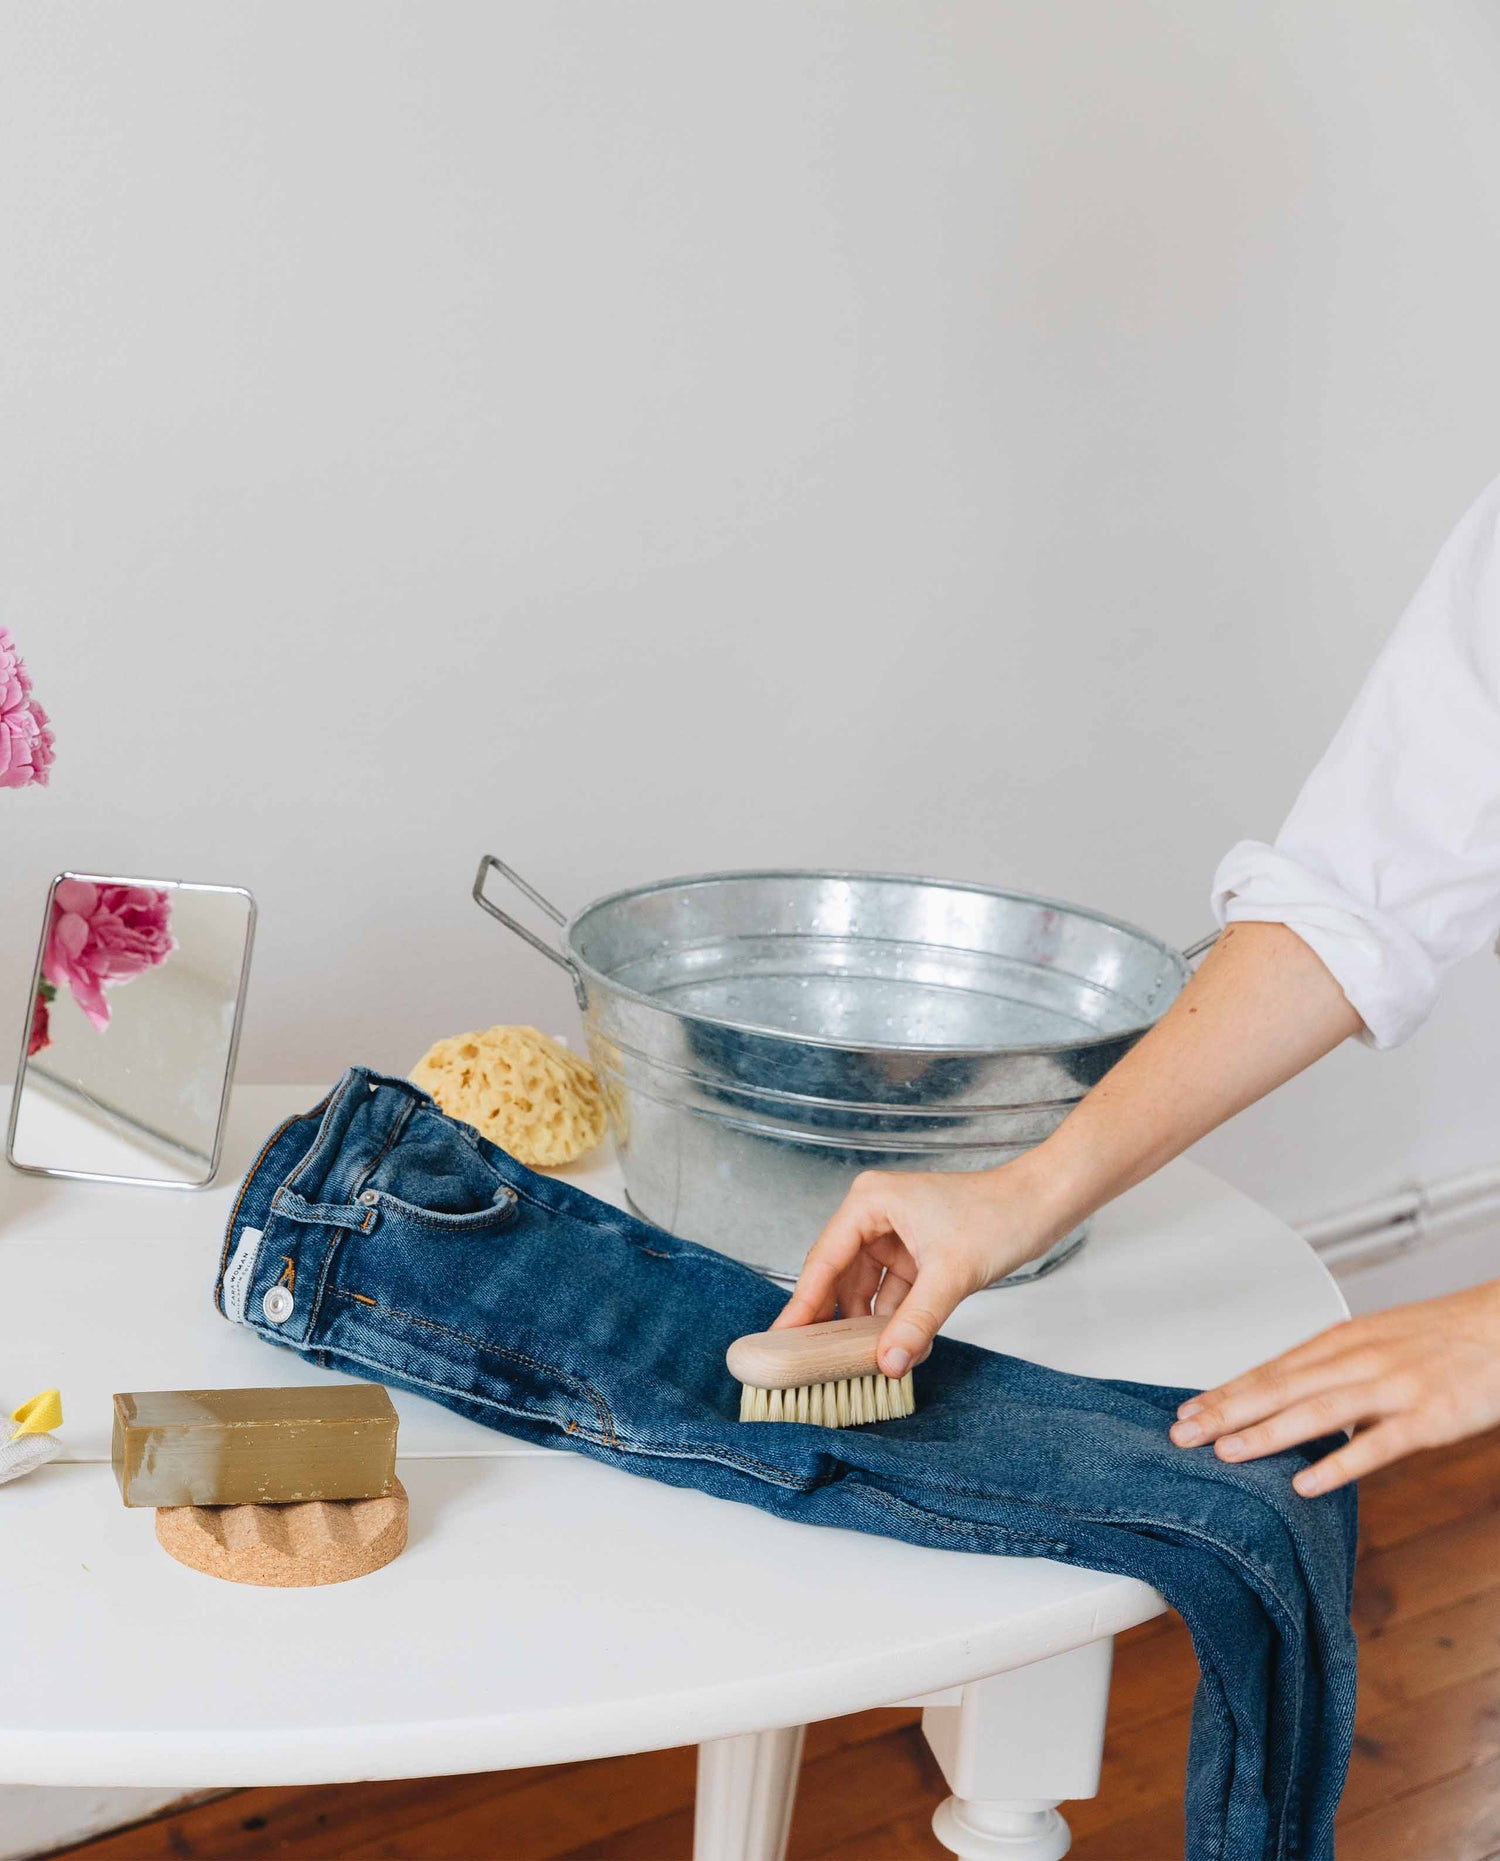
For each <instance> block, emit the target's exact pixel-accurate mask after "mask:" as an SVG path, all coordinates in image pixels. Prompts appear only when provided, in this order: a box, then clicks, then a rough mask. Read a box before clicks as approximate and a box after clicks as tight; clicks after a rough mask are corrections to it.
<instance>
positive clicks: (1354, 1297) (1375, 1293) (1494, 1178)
mask: <svg viewBox="0 0 1500 1861" xmlns="http://www.w3.org/2000/svg"><path fill="white" fill-rule="evenodd" d="M1300 1226H1301V1233H1302V1235H1303V1238H1304V1239H1305V1240H1307V1241H1308V1242H1310V1243H1311V1245H1312V1246H1313V1247H1314V1248H1315V1249H1316V1250H1317V1253H1318V1255H1319V1257H1320V1258H1321V1259H1322V1260H1323V1261H1325V1262H1326V1264H1327V1265H1328V1267H1329V1268H1330V1270H1331V1271H1332V1272H1333V1273H1334V1275H1335V1276H1336V1278H1337V1279H1338V1282H1339V1286H1340V1288H1341V1289H1342V1291H1343V1294H1344V1297H1345V1298H1346V1299H1347V1300H1348V1301H1349V1305H1350V1309H1351V1310H1353V1311H1355V1312H1374V1311H1380V1310H1382V1309H1383V1308H1384V1307H1386V1306H1389V1305H1403V1304H1406V1303H1408V1302H1409V1301H1411V1300H1413V1299H1431V1298H1434V1297H1436V1296H1437V1295H1438V1294H1439V1293H1444V1292H1457V1291H1459V1290H1460V1289H1461V1288H1462V1287H1465V1286H1477V1285H1478V1284H1479V1283H1480V1282H1481V1281H1482V1280H1487V1279H1497V1278H1500V1169H1489V1170H1476V1171H1473V1172H1471V1173H1470V1174H1468V1175H1465V1176H1452V1177H1448V1178H1446V1179H1445V1180H1444V1181H1442V1182H1436V1183H1424V1184H1419V1185H1418V1186H1416V1187H1415V1188H1412V1189H1407V1190H1403V1191H1401V1192H1400V1193H1399V1194H1397V1195H1391V1196H1382V1197H1381V1198H1380V1199H1379V1200H1377V1201H1371V1202H1367V1203H1365V1204H1363V1205H1362V1206H1360V1207H1358V1208H1354V1209H1350V1210H1348V1211H1346V1212H1345V1213H1344V1214H1341V1215H1333V1216H1329V1217H1328V1218H1327V1219H1326V1220H1322V1221H1313V1222H1304V1223H1302V1224H1300Z"/></svg>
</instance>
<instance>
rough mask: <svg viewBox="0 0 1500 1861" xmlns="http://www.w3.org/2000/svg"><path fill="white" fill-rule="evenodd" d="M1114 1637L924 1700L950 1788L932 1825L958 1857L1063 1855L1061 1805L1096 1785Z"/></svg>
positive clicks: (1019, 1860)
mask: <svg viewBox="0 0 1500 1861" xmlns="http://www.w3.org/2000/svg"><path fill="white" fill-rule="evenodd" d="M1113 1659H1114V1641H1113V1640H1112V1639H1106V1640H1104V1641H1091V1642H1089V1643H1088V1644H1087V1646H1085V1647H1082V1648H1074V1649H1073V1650H1072V1651H1071V1652H1070V1653H1067V1654H1056V1655H1053V1656H1052V1658H1051V1659H1050V1660H1045V1661H1036V1662H1033V1664H1032V1665H1031V1666H1030V1667H1017V1668H1013V1669H1012V1670H1011V1671H1010V1672H1009V1673H1004V1674H995V1675H993V1676H992V1677H991V1678H990V1679H988V1680H978V1681H975V1682H974V1684H973V1685H972V1686H966V1687H965V1688H964V1690H963V1697H962V1699H961V1700H960V1702H959V1703H958V1704H957V1705H956V1706H929V1707H927V1709H926V1710H925V1711H924V1712H923V1714H922V1730H923V1732H924V1734H925V1735H926V1738H927V1742H928V1744H929V1745H931V1747H932V1753H933V1756H934V1757H935V1758H936V1759H937V1761H938V1764H939V1765H940V1766H941V1768H942V1772H943V1775H944V1777H946V1778H947V1780H948V1787H949V1788H950V1789H951V1790H952V1792H953V1794H952V1796H950V1797H948V1798H947V1800H946V1801H945V1802H943V1803H941V1804H939V1805H938V1810H937V1814H936V1815H935V1816H934V1817H933V1819H932V1826H933V1830H934V1831H935V1833H936V1835H937V1838H938V1840H939V1841H940V1842H942V1843H943V1844H944V1846H945V1847H948V1848H951V1849H952V1850H953V1852H954V1854H956V1855H958V1856H959V1857H960V1861H1061V1857H1062V1856H1063V1855H1065V1854H1066V1853H1067V1852H1068V1849H1069V1846H1070V1845H1071V1843H1072V1839H1073V1838H1072V1836H1071V1835H1070V1834H1069V1832H1068V1825H1067V1823H1066V1822H1064V1821H1063V1819H1062V1817H1061V1816H1060V1815H1059V1814H1058V1813H1057V1805H1058V1804H1059V1803H1060V1802H1063V1801H1065V1800H1066V1799H1067V1798H1070V1797H1078V1796H1092V1795H1093V1794H1094V1793H1095V1791H1096V1790H1097V1789H1098V1788H1099V1765H1100V1760H1101V1759H1102V1757H1103V1753H1104V1716H1105V1712H1106V1710H1107V1708H1108V1705H1109V1671H1110V1666H1111V1663H1112V1661H1113Z"/></svg>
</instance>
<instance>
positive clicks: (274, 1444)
mask: <svg viewBox="0 0 1500 1861" xmlns="http://www.w3.org/2000/svg"><path fill="white" fill-rule="evenodd" d="M396 1426H397V1423H396V1410H395V1408H394V1406H393V1404H392V1402H391V1399H390V1397H389V1396H388V1395H387V1394H386V1392H385V1390H383V1389H381V1388H380V1387H379V1386H378V1385H377V1384H372V1383H332V1384H314V1385H312V1386H310V1387H298V1388H293V1389H152V1390H145V1391H138V1392H136V1393H135V1394H119V1395H116V1397H115V1433H114V1449H113V1454H114V1465H115V1477H116V1478H117V1479H118V1480H119V1482H120V1497H121V1498H122V1499H123V1500H124V1501H125V1504H126V1505H127V1506H154V1507H155V1508H156V1536H157V1541H158V1542H159V1543H160V1544H161V1546H162V1548H163V1549H164V1550H166V1551H169V1552H170V1553H171V1555H172V1556H173V1557H175V1558H176V1559H177V1561H178V1563H179V1564H187V1565H189V1566H190V1567H191V1568H192V1569H193V1570H201V1571H204V1572H205V1573H206V1574H207V1575H208V1576H210V1577H222V1578H223V1579H224V1580H225V1582H226V1583H259V1584H263V1585H265V1586H267V1587H274V1588H276V1589H303V1588H307V1587H309V1586H311V1585H312V1584H315V1583H347V1582H348V1581H349V1579H350V1578H351V1577H366V1576H368V1575H369V1574H370V1572H371V1571H372V1570H379V1569H380V1568H381V1567H382V1565H385V1564H388V1563H390V1561H391V1559H392V1558H395V1557H399V1556H400V1555H401V1553H402V1551H403V1550H405V1548H406V1510H407V1508H406V1491H405V1488H404V1487H403V1486H402V1484H401V1482H400V1481H399V1480H398V1479H397V1478H396Z"/></svg>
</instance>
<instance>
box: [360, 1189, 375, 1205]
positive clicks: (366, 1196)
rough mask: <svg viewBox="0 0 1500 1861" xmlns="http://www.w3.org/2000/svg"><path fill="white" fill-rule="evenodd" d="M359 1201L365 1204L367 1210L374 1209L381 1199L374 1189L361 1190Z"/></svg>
mask: <svg viewBox="0 0 1500 1861" xmlns="http://www.w3.org/2000/svg"><path fill="white" fill-rule="evenodd" d="M359 1199H360V1201H361V1202H363V1203H364V1205H365V1207H366V1208H373V1207H374V1206H375V1204H376V1203H377V1202H378V1201H379V1200H380V1197H379V1195H377V1193H376V1192H375V1190H373V1189H361V1190H360V1192H359Z"/></svg>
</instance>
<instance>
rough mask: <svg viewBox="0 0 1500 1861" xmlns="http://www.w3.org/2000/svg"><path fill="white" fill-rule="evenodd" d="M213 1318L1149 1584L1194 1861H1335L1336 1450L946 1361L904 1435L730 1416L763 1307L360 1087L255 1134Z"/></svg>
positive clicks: (939, 1530)
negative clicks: (1196, 1435) (1232, 1454)
mask: <svg viewBox="0 0 1500 1861" xmlns="http://www.w3.org/2000/svg"><path fill="white" fill-rule="evenodd" d="M217 1296H218V1303H219V1306H220V1309H221V1310H222V1311H223V1312H224V1313H225V1315H226V1317H229V1318H232V1319H234V1320H236V1321H237V1322H240V1323H243V1324H247V1325H249V1326H251V1327H252V1328H253V1329H254V1330H256V1331H257V1332H259V1333H260V1335H261V1336H262V1337H264V1338H266V1339H267V1340H269V1341H270V1342H272V1343H276V1344H283V1345H286V1346H288V1347H289V1348H290V1349H292V1350H295V1351H297V1352H299V1353H300V1354H301V1355H302V1356H304V1357H308V1358H310V1359H312V1360H313V1361H314V1362H317V1363H320V1364H324V1365H326V1366H328V1367H329V1368H331V1369H336V1370H344V1371H349V1372H352V1373H353V1374H354V1375H356V1376H365V1377H371V1378H374V1379H377V1380H379V1381H380V1382H384V1383H390V1384H394V1385H396V1386H397V1387H399V1388H403V1389H409V1390H414V1391H416V1392H417V1393H418V1394H420V1395H424V1396H430V1397H431V1398H432V1399H433V1400H434V1401H436V1402H441V1403H443V1404H444V1405H445V1406H446V1407H448V1408H450V1409H455V1410H457V1411H458V1413H459V1414H461V1415H467V1416H469V1417H471V1418H472V1419H473V1420H475V1421H478V1422H483V1423H485V1424H487V1425H489V1426H491V1427H496V1428H503V1429H504V1430H505V1431H506V1432H507V1433H509V1434H514V1435H519V1436H522V1437H524V1438H525V1439H527V1440H531V1441H537V1442H541V1443H543V1444H545V1445H547V1446H551V1447H566V1448H572V1449H573V1450H575V1451H576V1452H578V1453H581V1454H588V1455H591V1456H592V1457H593V1458H594V1459H596V1460H602V1461H605V1462H607V1463H609V1464H610V1465H611V1466H616V1467H624V1468H627V1469H629V1470H631V1471H632V1472H635V1473H641V1474H645V1475H647V1476H648V1477H649V1478H651V1479H655V1480H664V1481H667V1482H669V1483H670V1484H672V1485H676V1486H694V1487H698V1488H700V1489H702V1490H703V1491H705V1492H708V1493H713V1494H716V1495H718V1496H719V1497H720V1498H723V1499H736V1500H740V1501H742V1502H744V1503H746V1504H749V1505H755V1506H760V1507H763V1508H764V1509H765V1510H766V1511H769V1512H776V1513H780V1514H781V1515H782V1516H783V1517H786V1518H790V1519H798V1520H801V1521H802V1522H804V1523H805V1524H809V1525H837V1526H842V1527H844V1528H845V1529H846V1530H852V1531H869V1532H879V1533H882V1534H883V1535H885V1536H888V1537H894V1538H903V1539H906V1540H908V1541H910V1542H912V1543H915V1544H925V1545H932V1546H937V1547H941V1548H943V1549H945V1550H957V1551H977V1552H986V1553H998V1554H1001V1555H1004V1556H1008V1557H1051V1558H1056V1559H1058V1560H1059V1561H1060V1562H1063V1563H1068V1564H1077V1565H1081V1566H1083V1567H1085V1568H1087V1569H1090V1570H1105V1571H1114V1572H1119V1573H1121V1574H1123V1575H1126V1576H1131V1577H1140V1578H1143V1579H1144V1580H1145V1581H1146V1582H1147V1583H1150V1584H1152V1585H1153V1586H1154V1587H1155V1588H1156V1589H1158V1590H1159V1591H1160V1592H1161V1593H1162V1595H1164V1596H1165V1597H1166V1599H1167V1600H1168V1602H1169V1603H1171V1604H1172V1605H1173V1607H1174V1608H1176V1609H1177V1610H1178V1611H1180V1613H1181V1614H1182V1616H1183V1618H1184V1620H1185V1621H1186V1622H1187V1625H1188V1627H1189V1629H1190V1630H1191V1632H1192V1636H1193V1643H1194V1646H1195V1648H1196V1649H1197V1653H1198V1660H1199V1665H1200V1668H1201V1680H1200V1683H1199V1687H1198V1693H1197V1699H1196V1702H1195V1705H1194V1711H1193V1733H1192V1745H1191V1751H1190V1755H1189V1765H1188V1784H1187V1822H1188V1855H1189V1857H1190V1861H1331V1857H1332V1855H1333V1834H1332V1829H1333V1814H1334V1809H1335V1807H1336V1805H1337V1803H1338V1798H1339V1792H1340V1790H1341V1788H1342V1786H1343V1779H1344V1771H1345V1766H1346V1764H1347V1761H1348V1756H1349V1745H1350V1738H1351V1733H1352V1726H1353V1717H1354V1638H1353V1635H1352V1633H1351V1631H1350V1627H1349V1602H1350V1582H1351V1577H1352V1572H1353V1564H1354V1540H1355V1502H1354V1496H1353V1492H1352V1490H1343V1491H1340V1492H1336V1493H1332V1494H1329V1495H1326V1496H1325V1497H1323V1498H1320V1499H1313V1500H1307V1499H1301V1498H1299V1497H1298V1496H1297V1495H1296V1494H1295V1493H1294V1492H1293V1491H1292V1488H1291V1485H1290V1480H1291V1475H1292V1474H1293V1473H1294V1472H1295V1471H1296V1470H1297V1468H1298V1467H1300V1466H1302V1465H1303V1464H1305V1462H1306V1461H1307V1460H1309V1459H1312V1458H1314V1457H1316V1456H1317V1455H1318V1454H1319V1453H1321V1452H1323V1451H1325V1450H1326V1448H1327V1447H1328V1446H1329V1445H1330V1444H1329V1443H1327V1442H1322V1443H1315V1444H1314V1445H1313V1446H1311V1447H1309V1448H1306V1449H1304V1450H1300V1451H1298V1452H1296V1453H1292V1454H1281V1455H1277V1456H1275V1457H1274V1458H1271V1459H1268V1460H1260V1461H1253V1462H1250V1463H1248V1464H1244V1465H1240V1466H1230V1465H1227V1464H1226V1463H1224V1462H1222V1461H1220V1460H1218V1459H1216V1458H1215V1456H1214V1454H1213V1452H1212V1450H1211V1449H1209V1448H1197V1449H1190V1450H1184V1449H1181V1448H1176V1447H1173V1446H1172V1444H1171V1443H1170V1441H1169V1440H1168V1438H1167V1428H1168V1425H1169V1423H1170V1422H1171V1420H1172V1417H1173V1413H1174V1411H1175V1409H1176V1406H1177V1404H1178V1402H1179V1401H1181V1400H1182V1398H1183V1396H1184V1395H1185V1394H1186V1393H1187V1392H1185V1391H1183V1390H1181V1389H1165V1388H1157V1387H1154V1386H1152V1385H1150V1384H1145V1383H1123V1382H1101V1381H1096V1380H1094V1379H1092V1378H1088V1377H1078V1376H1066V1375H1064V1374H1062V1373H1061V1372H1059V1371H1055V1370H1046V1369H1043V1368H1041V1367H1040V1366H1039V1365H1037V1364H1032V1363H1026V1362H1024V1361H1022V1360H1021V1359H1019V1358H1015V1357H1005V1356H1000V1355H998V1354H996V1353H994V1352H991V1351H984V1350H979V1349H977V1348H975V1347H974V1346H972V1345H968V1344H960V1343H956V1342H953V1341H951V1340H948V1339H940V1340H939V1341H938V1343H937V1346H936V1348H935V1349H934V1351H933V1354H932V1356H931V1358H930V1359H929V1360H928V1361H927V1362H926V1363H925V1364H924V1365H922V1366H921V1368H920V1370H919V1371H918V1374H917V1393H918V1407H917V1412H916V1414H915V1415H912V1416H909V1417H907V1418H906V1419H904V1420H901V1421H895V1422H882V1423H879V1424H877V1425H875V1426H873V1427H869V1428H856V1429H825V1428H817V1427H811V1426H807V1425H803V1426H796V1425H791V1426H788V1425H786V1424H784V1423H764V1422H762V1423H744V1422H740V1421H739V1420H738V1419H737V1416H738V1394H739V1392H738V1387H737V1385H736V1384H735V1383H734V1381H733V1379H732V1378H731V1377H730V1375H729V1373H728V1371H727V1370H726V1369H725V1367H724V1352H725V1349H726V1348H727V1346H728V1345H729V1344H730V1342H731V1341H732V1340H733V1339H734V1338H736V1337H738V1336H740V1335H741V1334H742V1333H745V1332H750V1331H761V1330H764V1329H765V1328H766V1327H767V1326H768V1325H769V1324H770V1323H771V1321H772V1319H773V1318H775V1316H776V1314H777V1312H778V1311H779V1310H780V1308H781V1306H782V1303H783V1301H784V1298H785V1294H784V1293H783V1292H782V1291H781V1290H780V1289H779V1288H778V1287H776V1286H774V1285H772V1284H771V1283H770V1282H769V1281H767V1280H764V1279H762V1278H760V1277H759V1275H757V1274H755V1273H753V1272H751V1271H750V1270H749V1269H748V1268H746V1267H743V1266H740V1265H738V1264H737V1263H736V1262H734V1261H732V1260H728V1259H725V1258H724V1257H723V1256H722V1255H720V1254H716V1253H712V1252H710V1251H709V1250H708V1249H707V1248H703V1247H698V1246H695V1245H694V1244H693V1243H692V1242H690V1241H683V1240H679V1239H677V1238H676V1237H675V1236H673V1235H669V1234H665V1233H663V1232H661V1231H660V1230H659V1229H656V1228H651V1227H648V1226H647V1225H646V1224H645V1223H644V1222H640V1221H636V1220H633V1219H632V1218H631V1217H630V1216H629V1215H625V1214H622V1213H621V1212H620V1211H619V1210H617V1209H615V1208H612V1207H610V1206H608V1205H607V1204H605V1203H602V1202H599V1201H597V1200H595V1198H594V1197H592V1196H590V1195H587V1194H585V1193H583V1192H582V1191H581V1190H579V1189H576V1188H573V1187H572V1186H570V1185H569V1184H568V1183H566V1182H563V1181H559V1180H554V1179H552V1178H549V1177H545V1176H538V1175H534V1174H533V1173H532V1172H531V1171H530V1170H528V1169H526V1168H525V1167H523V1166H522V1165H521V1164H519V1163H517V1162H516V1161H515V1160H514V1159H513V1158H512V1157H509V1156H507V1155H506V1153H505V1152H504V1151H502V1150H499V1149H497V1148H496V1147H495V1145H493V1144H490V1143H488V1142H486V1141H485V1140H484V1139H483V1138H482V1137H480V1136H479V1135H478V1134H477V1133H476V1132H474V1131H473V1130H471V1129H470V1128H469V1127H468V1126H467V1125H463V1124H459V1123H457V1122H456V1121H455V1120H453V1119H451V1118H448V1117H446V1116H445V1115H444V1114H443V1113H442V1112H440V1111H439V1110H438V1109H437V1107H436V1105H434V1103H433V1102H432V1100H431V1099H430V1098H428V1096H427V1095H426V1094H425V1093H423V1092H420V1091H418V1090H417V1089H416V1088H415V1087H414V1086H411V1085H408V1084H407V1083H406V1082H405V1081H404V1080H400V1079H387V1078H383V1077H381V1076H379V1075H377V1074H374V1073H370V1072H368V1071H366V1070H365V1069H364V1068H362V1067H354V1068H351V1070H350V1071H349V1072H347V1073H346V1074H345V1075H344V1077H343V1079H342V1080H341V1081H340V1082H339V1084H338V1086H337V1087H336V1088H335V1090H334V1091H333V1093H332V1094H331V1095H330V1096H329V1097H328V1098H327V1099H325V1100H324V1101H323V1103H322V1104H321V1105H318V1106H316V1107H315V1108H314V1109H313V1110H311V1111H309V1112H307V1113H306V1114H305V1115H303V1116H301V1117H298V1118H293V1119H291V1120H290V1121H289V1122H288V1123H286V1124H284V1125H283V1126H282V1127H281V1128H280V1130H278V1131H276V1132H275V1133H274V1134H273V1135H272V1136H271V1137H270V1138H269V1139H268V1140H267V1142H266V1145H265V1147H264V1148H263V1150H262V1151H261V1153H260V1156H259V1157H258V1158H257V1159H256V1162H255V1164H254V1166H253V1168H252V1169H251V1171H250V1174H249V1175H248V1176H247V1177H246V1179H245V1182H244V1185H243V1187H242V1188H241V1190H240V1194H239V1199H238V1201H237V1203H236V1205H235V1209H234V1213H233V1214H232V1216H231V1218H230V1223H229V1230H228V1233H227V1235H226V1237H225V1245H224V1256H223V1261H222V1263H221V1267H220V1275H219V1285H218V1295H217Z"/></svg>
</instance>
